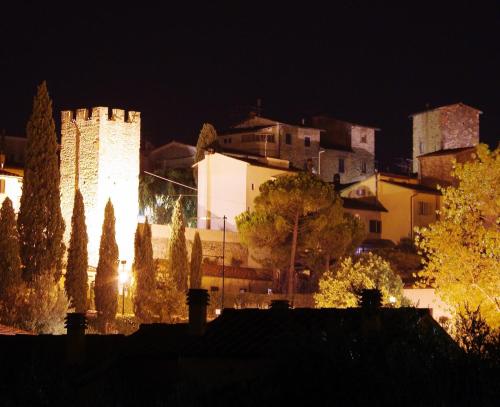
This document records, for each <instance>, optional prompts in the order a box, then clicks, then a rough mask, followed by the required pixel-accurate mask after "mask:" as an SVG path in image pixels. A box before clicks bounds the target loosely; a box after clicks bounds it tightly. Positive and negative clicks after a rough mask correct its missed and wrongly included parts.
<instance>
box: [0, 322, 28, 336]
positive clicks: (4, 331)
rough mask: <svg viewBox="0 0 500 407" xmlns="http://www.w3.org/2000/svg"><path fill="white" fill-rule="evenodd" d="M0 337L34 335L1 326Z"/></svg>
mask: <svg viewBox="0 0 500 407" xmlns="http://www.w3.org/2000/svg"><path fill="white" fill-rule="evenodd" d="M0 335H33V333H32V332H29V331H24V330H22V329H17V328H14V327H12V326H7V325H2V324H0Z"/></svg>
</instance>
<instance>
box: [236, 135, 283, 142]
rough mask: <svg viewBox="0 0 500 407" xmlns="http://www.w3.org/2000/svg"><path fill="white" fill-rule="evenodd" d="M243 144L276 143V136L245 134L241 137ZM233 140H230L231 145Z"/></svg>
mask: <svg viewBox="0 0 500 407" xmlns="http://www.w3.org/2000/svg"><path fill="white" fill-rule="evenodd" d="M241 141H242V142H243V143H254V142H265V141H267V142H268V143H274V134H243V136H241ZM230 142H231V140H229V143H230Z"/></svg>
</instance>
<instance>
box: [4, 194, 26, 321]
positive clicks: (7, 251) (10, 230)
mask: <svg viewBox="0 0 500 407" xmlns="http://www.w3.org/2000/svg"><path fill="white" fill-rule="evenodd" d="M23 293H24V283H23V279H22V274H21V258H20V257H19V234H18V233H17V226H16V215H15V213H14V208H13V206H12V201H11V200H10V199H9V198H8V197H7V198H5V200H4V201H3V204H2V209H1V210H0V323H3V324H6V325H13V324H15V322H16V320H17V319H18V317H19V316H20V315H18V314H19V307H20V304H21V301H22V295H23Z"/></svg>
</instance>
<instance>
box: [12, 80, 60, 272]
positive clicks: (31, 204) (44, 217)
mask: <svg viewBox="0 0 500 407" xmlns="http://www.w3.org/2000/svg"><path fill="white" fill-rule="evenodd" d="M26 134H27V138H28V140H27V145H26V163H25V168H24V178H23V191H22V195H21V206H20V211H19V216H18V230H19V235H20V240H21V259H22V264H23V267H24V277H25V279H26V280H27V281H31V280H32V279H33V276H35V275H40V274H42V273H50V274H51V275H52V276H53V277H54V280H55V281H58V280H59V278H60V276H61V270H62V258H63V255H64V244H63V243H62V237H63V232H64V221H63V218H62V215H61V202H60V192H59V182H60V177H59V162H58V156H57V149H58V145H57V139H56V130H55V125H54V120H53V118H52V101H51V99H50V97H49V93H48V91H47V84H46V83H45V82H43V83H42V84H41V85H40V86H39V87H38V91H37V95H36V96H35V98H34V101H33V112H32V114H31V117H30V119H29V121H28V125H27V127H26Z"/></svg>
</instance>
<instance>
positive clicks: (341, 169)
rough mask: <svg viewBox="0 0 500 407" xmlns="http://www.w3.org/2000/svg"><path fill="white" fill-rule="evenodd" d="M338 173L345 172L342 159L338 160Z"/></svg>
mask: <svg viewBox="0 0 500 407" xmlns="http://www.w3.org/2000/svg"><path fill="white" fill-rule="evenodd" d="M339 172H340V173H341V174H343V173H344V172H345V163H344V159H343V158H339Z"/></svg>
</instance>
